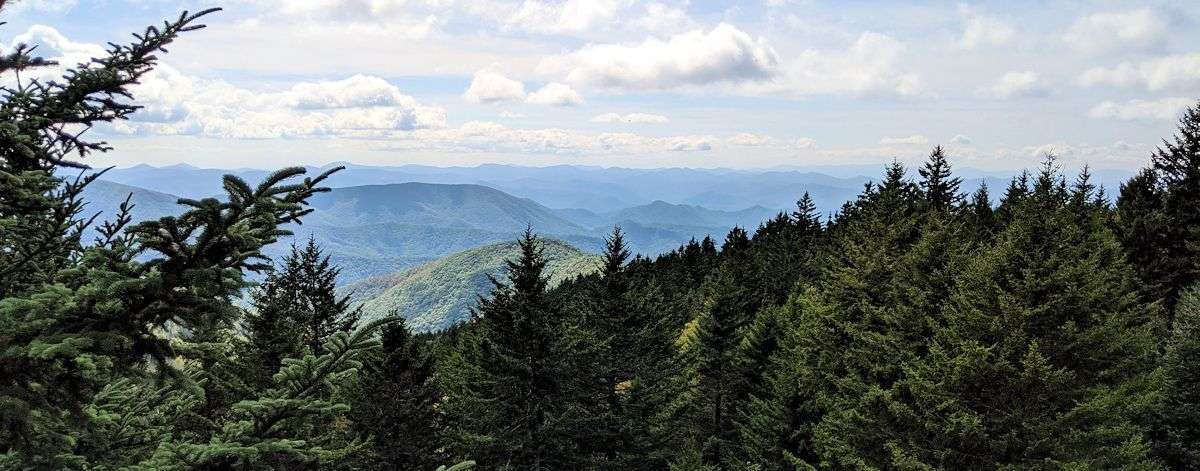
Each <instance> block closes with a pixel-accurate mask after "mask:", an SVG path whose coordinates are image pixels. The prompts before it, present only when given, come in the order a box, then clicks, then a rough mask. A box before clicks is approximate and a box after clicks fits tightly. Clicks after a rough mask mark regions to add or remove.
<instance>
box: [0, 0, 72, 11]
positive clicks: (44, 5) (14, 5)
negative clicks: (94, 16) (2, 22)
mask: <svg viewBox="0 0 1200 471" xmlns="http://www.w3.org/2000/svg"><path fill="white" fill-rule="evenodd" d="M77 3H78V2H77V1H76V0H17V1H10V2H9V4H7V5H5V8H4V13H8V14H21V13H25V12H35V13H64V12H67V11H70V10H71V9H72V8H75V5H76V4H77Z"/></svg>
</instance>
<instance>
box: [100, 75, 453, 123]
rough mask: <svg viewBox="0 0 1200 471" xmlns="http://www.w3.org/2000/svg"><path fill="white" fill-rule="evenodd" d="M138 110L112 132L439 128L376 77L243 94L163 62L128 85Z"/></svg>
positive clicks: (435, 118) (429, 111) (435, 112)
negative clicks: (189, 74) (131, 84)
mask: <svg viewBox="0 0 1200 471" xmlns="http://www.w3.org/2000/svg"><path fill="white" fill-rule="evenodd" d="M132 91H133V94H134V96H135V97H136V99H137V101H138V103H139V104H144V105H146V109H145V110H144V111H145V113H135V114H134V115H133V119H132V120H131V121H130V122H128V123H123V126H120V127H118V128H117V130H118V131H122V132H129V133H142V134H167V135H172V134H187V135H200V136H206V137H218V138H237V139H242V138H245V139H268V138H300V137H320V136H344V137H353V136H357V135H360V134H364V133H371V132H380V131H396V130H412V129H423V128H436V127H442V126H445V121H446V115H445V110H443V109H441V108H438V107H433V106H426V105H422V104H420V103H418V102H417V101H416V100H415V99H413V98H412V97H410V96H407V95H404V94H403V93H401V92H400V91H399V89H397V88H396V87H395V86H394V85H391V84H389V83H387V82H386V81H384V80H383V79H380V78H378V77H370V76H362V75H358V76H353V77H350V78H347V79H344V80H335V81H321V82H302V83H298V84H296V85H293V86H292V87H290V88H288V89H285V90H279V91H270V90H249V89H244V88H240V87H237V86H235V85H232V84H229V83H227V82H223V81H203V80H199V79H196V78H193V77H188V76H186V75H183V74H180V73H179V72H178V71H176V70H175V69H174V68H172V67H170V66H169V65H166V64H162V65H160V66H159V68H158V69H157V70H155V71H153V72H151V73H149V74H147V75H146V76H144V77H143V79H142V83H140V84H138V85H136V86H134V87H133V90H132Z"/></svg>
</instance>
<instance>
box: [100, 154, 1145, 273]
mask: <svg viewBox="0 0 1200 471" xmlns="http://www.w3.org/2000/svg"><path fill="white" fill-rule="evenodd" d="M326 168H328V166H325V167H319V168H318V167H311V168H309V170H310V172H319V171H322V170H324V169H326ZM881 169H882V166H881ZM867 170H869V169H868V168H866V167H862V168H858V167H854V168H851V167H846V168H841V167H829V168H826V169H823V171H824V172H827V173H819V172H814V171H807V170H805V169H790V168H780V169H770V170H733V169H692V168H662V169H628V168H601V167H587V166H574V165H559V166H550V167H520V166H510V165H480V166H476V167H444V168H443V167H429V166H419V165H403V166H391V167H372V166H362V165H347V166H346V169H345V170H343V171H341V172H338V173H336V174H334V176H333V177H331V178H330V179H329V180H328V184H329V185H330V186H331V187H332V188H333V190H332V191H330V192H328V193H322V194H318V195H316V196H314V197H313V198H312V200H311V203H312V207H313V208H314V212H313V214H311V215H309V216H308V217H306V218H305V219H304V224H303V225H298V226H297V225H294V226H292V227H289V229H291V230H292V231H294V232H295V233H296V235H295V237H294V238H293V239H290V240H283V241H281V242H280V243H278V244H275V245H274V246H272V247H268V249H267V250H266V252H267V254H268V255H271V256H278V255H281V254H283V253H286V250H287V246H288V245H289V244H290V243H292V242H294V241H295V240H302V239H305V238H308V237H313V238H315V239H317V241H318V242H319V243H320V244H321V245H322V247H324V248H325V250H326V251H327V252H328V253H330V254H331V256H332V257H333V259H334V261H335V262H336V263H338V264H339V265H341V266H342V268H343V271H342V278H341V281H342V282H343V283H350V282H353V281H355V280H359V279H363V278H368V277H372V276H376V275H383V274H389V273H394V272H398V271H403V270H405V269H407V268H410V267H413V266H416V265H420V264H422V263H426V262H430V261H432V260H435V259H438V258H441V257H444V256H447V255H450V254H452V253H456V252H460V251H463V250H468V249H471V248H474V247H480V246H483V245H487V244H492V243H496V242H502V241H511V240H514V239H516V237H517V236H518V235H519V234H520V232H521V231H523V230H524V229H525V227H527V226H530V227H532V228H533V229H534V230H535V231H536V232H538V233H539V234H543V235H546V236H549V237H553V238H556V239H559V240H562V241H564V242H566V243H568V244H571V245H572V246H574V247H578V248H579V249H581V250H583V251H587V252H595V251H598V250H600V248H601V247H602V246H603V237H604V235H605V234H606V233H607V232H608V231H610V230H611V228H612V226H614V225H620V226H621V228H622V229H623V230H624V231H625V232H626V233H627V236H628V239H629V242H630V245H631V246H632V248H633V249H634V250H635V251H637V252H639V253H642V254H646V255H654V254H657V253H661V252H664V251H668V250H671V249H674V248H676V247H678V246H679V245H680V244H683V243H685V242H687V240H689V239H692V238H697V239H698V238H703V237H705V236H709V235H711V236H714V237H717V238H720V237H722V236H723V235H724V234H725V232H727V231H728V230H729V229H730V228H732V227H733V226H735V225H736V226H742V227H746V228H748V229H751V230H753V228H755V227H756V226H757V225H758V224H759V223H760V222H762V221H763V220H765V219H767V218H770V217H771V216H773V215H775V214H776V213H778V212H780V211H789V210H791V209H792V208H793V207H794V205H795V201H796V200H797V199H798V198H799V196H800V195H802V194H803V193H805V192H809V193H810V194H811V195H812V197H813V198H814V200H815V202H816V204H817V207H818V210H820V211H821V212H822V213H824V214H826V215H828V214H832V213H833V212H835V211H836V210H837V209H838V208H839V207H840V206H841V204H842V203H843V202H845V201H847V200H849V199H851V198H853V197H854V196H856V195H857V194H858V193H859V192H861V191H862V188H863V185H865V184H866V183H867V182H869V181H872V179H873V178H871V177H867V176H863V175H855V172H862V173H866V172H867ZM268 173H269V172H268V171H265V170H258V169H202V168H196V167H192V166H188V165H173V166H167V167H153V166H149V165H137V166H134V167H129V168H115V169H111V170H109V171H107V172H106V173H105V174H103V175H102V176H101V178H100V179H99V180H97V181H95V182H94V183H93V184H92V185H91V186H90V187H89V188H88V189H87V191H86V192H85V194H84V197H85V199H87V200H89V201H90V202H91V203H90V206H89V207H88V210H89V211H103V212H104V213H106V214H107V215H111V214H112V213H113V212H114V211H115V209H116V207H117V206H118V205H119V204H120V202H121V201H123V200H124V198H125V197H126V195H129V194H132V195H133V197H132V201H133V202H134V203H135V207H134V210H133V213H134V217H135V219H145V218H156V217H161V216H165V215H169V214H175V213H177V212H178V211H179V210H180V207H179V206H177V205H175V204H174V201H175V200H176V199H178V198H179V197H187V198H202V197H209V196H216V195H220V194H221V193H222V190H221V188H220V185H221V176H222V175H224V174H234V175H238V176H240V177H242V178H244V179H246V180H247V181H249V182H251V183H255V182H257V181H258V180H261V179H262V178H264V177H265V176H266V175H268ZM914 173H915V172H914ZM959 173H960V174H962V175H966V176H968V177H970V178H968V179H967V180H964V182H963V185H962V190H963V191H964V192H966V191H973V190H974V189H975V188H976V187H978V186H979V185H980V184H983V183H987V184H988V185H989V186H991V187H992V188H993V192H992V193H993V197H996V196H998V195H999V193H1000V192H1001V191H1002V189H1003V187H1004V186H1005V185H1007V183H1008V178H1009V176H1007V175H1002V174H995V173H988V172H980V171H972V170H970V169H966V170H962V171H960V172H959ZM876 174H878V172H876ZM1095 174H1096V175H1097V176H1098V180H1099V181H1100V182H1101V183H1104V184H1106V185H1107V186H1108V187H1109V188H1110V189H1111V188H1114V187H1115V186H1116V183H1114V182H1119V181H1120V180H1121V179H1122V178H1124V177H1127V176H1128V175H1124V174H1121V173H1120V172H1095ZM1109 194H1115V190H1110V192H1109Z"/></svg>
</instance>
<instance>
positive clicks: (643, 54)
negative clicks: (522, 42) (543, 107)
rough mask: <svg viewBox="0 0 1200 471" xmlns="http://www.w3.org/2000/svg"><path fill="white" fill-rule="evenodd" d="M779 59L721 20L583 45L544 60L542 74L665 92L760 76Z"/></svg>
mask: <svg viewBox="0 0 1200 471" xmlns="http://www.w3.org/2000/svg"><path fill="white" fill-rule="evenodd" d="M778 62H779V59H778V57H777V56H776V54H775V51H774V50H773V49H771V47H770V46H769V45H767V43H766V40H764V39H762V38H758V39H754V38H751V37H750V35H749V34H746V33H745V32H743V31H742V30H739V29H738V28H736V27H734V26H733V25H730V24H727V23H721V24H719V25H717V26H716V27H715V28H713V29H712V30H711V31H707V32H705V31H702V30H693V31H690V32H686V33H682V34H677V35H674V36H671V37H670V38H669V39H667V40H665V41H664V40H661V39H658V38H653V37H651V38H648V39H646V40H645V41H643V42H642V43H640V44H633V45H623V44H589V45H587V46H584V47H582V48H580V49H579V50H577V51H575V52H572V53H568V54H564V55H559V56H554V57H549V58H546V59H544V60H543V61H542V63H541V64H540V65H539V66H538V69H539V71H541V72H542V73H543V74H546V75H550V76H556V77H562V78H563V79H564V80H565V81H567V82H569V83H571V84H574V85H578V86H590V87H597V88H609V89H626V90H665V89H673V88H681V87H689V86H702V85H709V84H716V83H734V82H745V81H756V80H765V79H768V78H770V77H772V76H774V75H775V74H776V69H777V66H778Z"/></svg>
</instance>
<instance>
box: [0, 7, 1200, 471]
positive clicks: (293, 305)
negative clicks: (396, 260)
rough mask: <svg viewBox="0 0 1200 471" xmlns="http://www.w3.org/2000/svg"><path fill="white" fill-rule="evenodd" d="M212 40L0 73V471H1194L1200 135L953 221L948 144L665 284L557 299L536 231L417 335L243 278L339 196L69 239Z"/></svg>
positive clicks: (620, 240)
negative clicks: (95, 166)
mask: <svg viewBox="0 0 1200 471" xmlns="http://www.w3.org/2000/svg"><path fill="white" fill-rule="evenodd" d="M206 13H209V11H204V12H200V13H198V14H186V13H185V14H184V15H182V16H181V17H180V18H179V19H177V20H175V21H171V22H167V23H165V24H164V25H162V26H159V27H153V28H148V29H147V30H145V31H144V32H142V33H141V34H138V35H136V37H135V40H134V41H133V42H132V43H130V44H127V45H116V44H114V45H112V46H111V49H110V50H109V54H108V56H106V57H102V58H97V59H95V60H93V62H91V63H89V64H82V65H80V66H78V67H75V68H74V69H72V70H71V71H69V72H68V73H67V74H66V75H65V76H64V77H63V78H62V80H61V81H56V82H45V83H43V82H39V81H36V80H24V81H22V80H20V78H19V76H20V72H21V71H24V70H27V69H31V68H38V67H46V66H49V65H51V64H49V63H48V62H47V61H45V60H43V59H40V58H38V57H36V56H35V55H34V54H33V52H32V51H31V50H30V48H28V47H24V46H22V47H17V48H16V49H15V50H13V51H11V52H10V53H9V54H8V55H6V56H4V57H2V58H0V72H3V73H4V74H6V75H9V76H14V77H17V79H16V80H15V81H14V82H13V83H15V85H12V86H9V87H6V88H4V89H3V97H2V99H0V469H404V470H408V469H414V470H420V469H428V470H433V469H438V468H439V467H451V466H452V468H450V469H466V468H470V467H475V468H477V469H489V470H490V469H511V470H543V469H544V470H569V469H622V470H623V469H655V470H658V469H679V470H701V469H714V470H715V469H730V470H736V469H746V470H782V469H1198V468H1200V385H1198V384H1197V380H1198V379H1200V368H1197V366H1198V365H1200V363H1198V362H1200V288H1198V287H1197V281H1198V277H1200V105H1198V106H1196V107H1193V108H1192V109H1190V110H1189V111H1187V112H1186V114H1185V115H1184V116H1183V118H1182V119H1181V121H1180V125H1179V128H1178V132H1177V134H1176V135H1175V136H1174V137H1173V138H1170V139H1167V140H1165V141H1164V142H1163V144H1162V145H1161V146H1160V148H1159V149H1158V150H1157V151H1156V152H1155V153H1154V154H1153V155H1152V156H1151V165H1150V166H1149V167H1147V168H1146V169H1145V170H1143V171H1142V172H1140V173H1139V174H1138V175H1137V176H1136V177H1135V178H1133V179H1131V180H1130V181H1128V182H1126V183H1125V184H1124V185H1122V186H1121V188H1120V193H1119V195H1117V196H1116V198H1111V197H1110V196H1109V195H1107V194H1106V193H1105V190H1104V189H1103V188H1098V187H1096V186H1095V185H1094V184H1093V183H1092V182H1091V179H1090V177H1089V174H1088V171H1087V170H1086V168H1085V169H1084V170H1083V172H1082V173H1080V174H1078V175H1064V174H1063V173H1062V171H1061V170H1060V166H1059V163H1058V162H1057V161H1056V160H1055V158H1054V157H1053V156H1047V157H1046V159H1045V162H1044V164H1043V165H1042V166H1041V167H1040V168H1039V169H1036V170H1034V171H1031V172H1026V173H1022V174H1021V175H1020V176H1018V177H1017V178H1015V179H1013V180H1012V182H1011V184H1009V186H1008V187H1007V188H1004V189H996V190H997V191H996V192H997V195H996V196H995V197H993V195H992V194H991V193H990V192H991V191H992V189H990V188H987V187H984V188H981V189H979V190H978V191H977V192H974V193H973V194H971V195H964V194H962V192H961V191H960V189H959V185H960V180H959V179H958V178H956V177H955V176H954V174H953V173H952V171H951V168H950V164H949V157H948V156H947V155H946V153H945V152H943V150H942V149H941V148H940V147H939V148H935V149H933V151H932V153H931V154H930V155H929V157H928V160H927V161H926V162H925V163H924V164H923V165H921V166H920V167H919V168H917V169H916V172H915V173H913V174H911V175H910V173H909V172H908V171H907V170H906V169H905V168H904V167H903V166H902V165H900V164H899V163H897V162H893V163H892V164H891V165H889V166H887V167H886V169H885V173H884V175H883V177H882V178H881V179H880V180H879V181H878V183H872V184H867V185H866V187H865V188H863V190H862V193H861V195H860V196H859V197H858V198H857V199H855V200H854V201H851V202H849V203H847V204H846V205H845V206H843V207H842V208H841V210H840V211H838V212H837V213H836V214H833V215H829V216H828V217H826V216H824V215H821V214H818V213H817V211H816V210H815V206H814V205H813V203H812V201H811V199H810V198H808V197H807V195H803V196H801V197H800V198H799V201H798V204H797V207H796V208H795V210H794V211H793V212H790V213H782V214H779V215H778V216H776V217H774V218H773V219H770V220H769V221H766V222H764V223H763V224H762V225H760V226H759V227H757V228H755V229H754V230H753V232H749V231H747V230H743V229H740V228H738V229H734V230H732V231H731V232H729V234H728V235H726V236H725V238H724V240H722V241H716V240H712V239H704V240H702V241H698V242H697V241H694V242H692V243H689V244H686V245H685V246H683V247H680V248H679V249H678V250H675V251H672V252H670V253H667V254H664V255H661V256H658V257H655V258H653V259H651V258H646V257H640V256H632V255H631V254H630V251H629V249H628V248H627V244H626V242H625V239H624V237H623V235H622V233H621V232H620V229H614V230H613V232H612V234H611V235H610V236H609V238H608V241H607V242H608V243H607V247H606V250H605V253H604V254H603V256H602V259H601V260H600V261H599V262H598V264H599V265H600V266H599V267H598V270H596V271H595V272H594V273H590V274H587V275H582V276H579V277H576V278H574V279H571V280H567V281H565V282H563V283H561V284H559V285H557V286H555V287H553V288H551V287H550V285H549V283H548V278H549V273H547V270H546V267H547V263H548V262H547V260H546V257H545V256H544V252H543V246H542V244H543V242H542V241H541V240H540V239H539V238H538V237H537V236H536V235H535V234H534V233H533V231H527V232H526V234H525V236H524V237H523V238H522V239H521V240H520V241H519V249H520V254H519V256H518V257H516V258H514V259H513V260H511V261H509V263H508V265H507V270H506V272H505V274H504V275H503V276H500V277H497V278H496V279H493V285H494V286H493V289H492V291H491V293H490V295H488V296H486V297H485V298H483V299H480V300H479V301H478V303H477V304H476V305H475V307H474V308H473V310H472V316H471V319H470V320H468V321H467V322H464V323H461V324H458V325H455V326H453V327H450V328H448V329H446V330H443V331H440V332H437V333H423V334H414V333H413V332H412V331H411V330H410V329H409V328H408V327H407V326H406V325H405V323H404V321H403V319H404V318H405V317H414V316H418V315H419V314H420V313H411V312H397V313H395V315H393V316H389V317H385V318H384V319H381V320H375V321H369V322H368V321H364V320H363V319H362V313H361V312H360V311H359V310H357V309H354V308H352V306H351V304H350V303H349V302H348V299H347V298H345V297H342V296H339V295H338V294H337V293H336V292H335V280H336V277H337V273H338V268H337V267H336V266H333V265H332V264H331V263H330V262H329V259H328V257H326V256H325V255H323V254H322V250H321V248H320V247H319V246H317V245H316V244H308V245H302V246H297V247H295V248H294V249H293V250H292V253H291V254H290V255H289V256H287V257H284V258H283V259H280V260H274V261H272V260H268V259H266V258H265V257H263V256H262V253H261V250H262V249H263V247H264V246H266V245H268V244H271V243H274V242H275V241H277V240H278V239H279V238H280V237H282V236H284V235H285V231H283V230H281V229H280V227H281V226H283V225H285V224H289V223H292V222H296V221H302V220H303V217H304V215H305V214H306V212H307V211H308V209H307V207H306V203H307V202H308V200H309V198H311V197H312V196H313V195H314V194H316V193H320V192H323V191H326V188H324V187H323V186H322V184H323V183H325V182H326V181H327V179H328V178H336V175H335V174H333V175H331V174H332V173H335V172H330V173H326V174H322V175H316V176H304V175H302V174H303V170H302V169H285V170H281V171H279V172H276V173H274V174H272V175H270V176H269V177H267V178H265V179H264V181H262V182H261V183H258V184H257V185H254V186H251V185H249V184H247V183H246V182H245V181H243V180H241V179H239V178H236V177H227V178H226V179H225V180H224V181H223V186H224V189H225V192H226V196H225V197H224V198H222V199H217V198H207V199H200V200H190V199H183V200H180V201H179V204H181V205H183V206H184V207H186V211H184V212H183V213H182V214H181V215H179V216H176V217H164V218H160V219H155V220H148V221H141V222H135V221H132V220H131V218H130V216H129V208H128V205H126V207H125V208H123V209H124V210H123V211H121V212H120V213H119V214H115V215H108V216H106V219H105V220H99V219H97V218H95V217H92V216H91V215H89V213H88V211H87V208H86V206H85V202H84V201H81V200H80V197H79V195H80V193H81V192H82V189H83V188H85V187H86V185H88V183H89V182H90V181H92V180H93V179H94V178H95V175H96V173H94V172H93V173H83V170H84V169H85V168H86V157H87V156H88V155H89V154H93V153H96V152H104V151H106V150H108V149H109V147H108V146H107V145H106V144H105V143H103V142H99V141H93V140H88V139H87V138H86V134H85V131H87V130H88V129H90V128H91V127H93V126H96V125H101V124H103V123H105V122H110V121H113V120H119V119H125V118H127V117H129V116H130V115H132V114H133V113H135V112H137V110H138V107H137V106H136V105H135V104H134V103H135V102H134V101H132V100H133V99H134V98H135V97H132V96H131V95H130V93H129V90H130V87H131V86H132V85H134V84H135V83H136V82H137V80H138V78H139V76H141V75H142V74H144V73H146V72H147V71H149V70H150V69H151V68H152V67H153V66H154V65H155V60H156V57H155V54H158V53H159V52H162V51H164V50H165V49H164V47H165V46H167V45H169V44H170V43H171V42H172V41H173V40H174V39H176V36H177V35H179V34H182V33H184V32H187V31H189V30H193V29H196V28H199V27H201V26H200V25H198V24H197V23H196V20H197V18H199V17H200V16H203V15H205V14H206ZM68 169H78V170H79V171H80V174H81V175H85V176H81V177H79V178H63V177H61V176H56V175H62V173H63V171H64V170H68ZM1114 199H1115V203H1113V201H1114ZM997 203H998V204H997ZM88 226H93V227H97V228H98V229H99V231H98V233H99V234H100V235H99V237H97V238H96V240H85V237H84V234H91V232H88V230H87V227H88ZM252 272H260V273H263V274H265V279H264V281H262V282H261V283H257V284H253V285H252V284H251V283H249V282H247V281H246V280H247V276H248V274H249V273H252Z"/></svg>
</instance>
